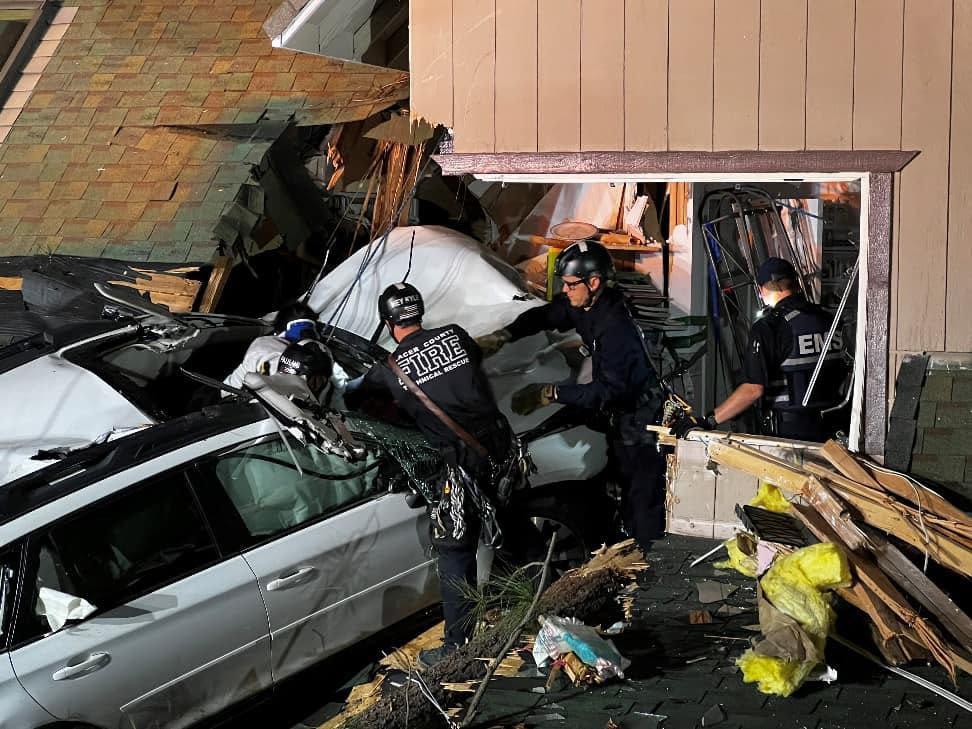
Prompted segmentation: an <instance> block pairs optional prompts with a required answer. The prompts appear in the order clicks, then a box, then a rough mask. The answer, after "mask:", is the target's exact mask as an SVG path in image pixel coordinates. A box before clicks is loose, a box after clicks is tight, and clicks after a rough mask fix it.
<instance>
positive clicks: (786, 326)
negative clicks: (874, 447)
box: [672, 258, 847, 442]
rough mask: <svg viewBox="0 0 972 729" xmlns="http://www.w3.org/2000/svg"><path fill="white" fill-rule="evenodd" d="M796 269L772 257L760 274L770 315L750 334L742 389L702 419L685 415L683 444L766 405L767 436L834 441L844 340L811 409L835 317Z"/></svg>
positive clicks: (837, 338)
mask: <svg viewBox="0 0 972 729" xmlns="http://www.w3.org/2000/svg"><path fill="white" fill-rule="evenodd" d="M798 282H799V277H798V275H797V272H796V270H795V269H794V268H793V265H792V264H791V263H790V262H789V261H786V260H784V259H782V258H767V259H766V260H765V261H764V262H763V264H762V265H761V266H760V267H759V270H758V271H757V272H756V283H757V284H758V285H759V291H760V295H761V296H762V299H763V302H764V303H765V304H766V305H767V306H768V307H769V310H768V312H766V313H765V314H763V315H762V316H760V317H759V318H758V319H757V320H756V321H755V322H754V323H753V325H752V327H751V328H750V330H749V344H748V346H747V349H746V357H745V360H744V362H743V371H742V383H741V384H740V385H739V386H738V387H737V388H736V389H735V390H734V391H733V392H732V393H731V394H730V395H729V397H727V398H726V399H725V400H724V401H723V402H722V403H721V404H719V405H718V406H717V407H716V408H715V410H714V411H712V412H711V413H709V414H708V415H707V416H706V417H704V418H697V417H695V416H685V417H683V418H681V419H680V420H678V421H677V422H676V423H675V425H674V426H673V427H672V433H673V434H674V435H676V436H678V437H684V436H685V434H686V433H687V432H688V431H689V430H692V429H693V428H703V429H705V430H712V429H714V428H716V427H717V426H719V425H721V424H723V423H725V422H728V421H729V420H732V419H733V418H735V417H736V416H738V415H739V414H740V413H742V412H744V411H745V410H746V409H747V408H749V407H750V406H752V405H754V404H757V403H758V404H760V405H761V406H762V411H763V417H764V422H765V423H766V427H765V428H764V430H766V431H768V432H769V433H770V434H772V435H777V436H780V437H782V438H792V439H795V440H807V441H816V442H821V441H824V440H827V438H829V437H832V436H833V432H832V431H833V428H832V427H830V426H828V423H827V422H826V420H825V418H824V416H823V411H825V410H827V409H830V408H833V407H835V406H837V405H838V404H839V403H840V402H841V400H842V397H841V394H840V388H841V386H842V385H843V383H844V381H845V379H846V377H847V365H846V363H845V361H844V355H843V348H844V343H843V338H842V335H841V332H840V330H839V329H838V330H837V331H836V332H835V334H834V338H833V340H832V341H831V344H830V348H829V350H828V351H827V353H826V355H825V356H824V365H823V367H822V368H821V370H820V375H819V376H818V378H817V382H816V384H815V386H814V388H813V392H812V393H811V398H810V400H809V401H808V402H807V404H806V405H804V404H803V400H804V397H805V395H806V393H807V390H808V388H809V385H810V378H811V376H812V375H813V371H814V368H815V367H816V364H817V360H818V359H820V355H821V353H822V352H823V349H824V345H825V343H826V339H827V333H828V331H829V330H830V327H831V324H832V322H833V317H832V316H831V315H830V314H828V313H827V312H826V311H824V310H823V309H822V308H821V307H819V306H817V305H816V304H813V303H811V302H809V301H807V299H806V297H805V296H804V295H803V294H802V293H801V291H800V285H799V283H798Z"/></svg>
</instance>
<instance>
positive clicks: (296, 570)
mask: <svg viewBox="0 0 972 729" xmlns="http://www.w3.org/2000/svg"><path fill="white" fill-rule="evenodd" d="M279 438H280V435H279V433H278V428H277V426H276V425H275V424H274V423H273V421H272V420H270V419H269V418H265V419H263V420H259V421H258V422H254V423H250V424H248V425H245V426H243V427H238V428H234V429H232V430H229V431H226V432H223V433H219V434H217V435H213V436H211V437H206V438H204V439H202V440H199V441H197V442H193V443H190V444H189V445H186V446H184V447H182V448H179V449H177V450H174V451H172V452H169V453H166V454H164V455H162V456H160V457H158V458H154V459H151V460H148V461H146V462H143V463H139V464H138V465H134V466H132V467H131V468H127V469H124V470H122V471H121V472H119V473H116V474H114V475H111V476H108V477H106V478H104V479H102V480H99V481H97V482H96V483H92V484H90V485H88V486H85V487H84V488H80V489H77V490H74V491H71V492H70V493H67V494H65V495H63V496H62V497H60V498H57V499H56V500H54V501H52V502H50V503H47V504H45V505H42V506H40V507H38V508H36V509H33V510H31V511H29V512H27V513H25V514H23V515H21V516H19V517H17V518H15V519H13V520H10V521H7V522H6V523H5V524H2V525H0V550H2V549H4V548H5V547H6V546H7V545H11V544H14V543H17V542H18V541H20V540H23V539H25V538H35V537H36V535H38V534H43V533H44V532H45V530H46V529H48V527H49V526H50V525H52V524H54V525H56V524H59V523H63V522H64V521H65V520H66V519H71V518H72V517H73V516H74V515H75V514H77V513H84V512H85V510H86V509H87V508H88V507H90V506H91V505H96V506H97V505H98V504H101V503H106V502H107V503H111V500H112V499H113V498H115V497H117V496H118V495H120V494H125V493H127V492H128V491H130V490H131V489H133V488H134V487H136V485H138V484H141V483H144V482H145V481H146V480H149V482H150V483H151V480H152V479H153V478H154V477H156V476H158V474H164V473H167V472H170V473H171V472H172V471H173V469H177V470H178V469H182V468H184V467H190V466H192V464H195V463H197V462H199V461H200V460H201V459H206V458H208V457H213V456H218V458H219V459H221V460H219V463H220V464H224V463H229V464H231V465H230V467H229V468H228V469H227V470H228V471H229V470H232V469H233V468H236V467H237V466H236V464H235V463H234V461H233V459H234V456H235V455H236V454H237V453H239V452H241V449H243V452H244V453H245V450H246V449H248V448H249V449H252V448H253V447H254V446H255V445H256V446H261V447H262V446H263V444H266V443H276V442H277V441H278V440H279ZM286 446H288V450H296V451H297V455H296V456H295V457H299V458H310V459H311V460H313V459H314V458H318V457H317V456H315V455H312V454H311V453H310V451H308V450H307V449H308V447H307V446H303V445H302V444H300V443H298V442H296V441H295V440H293V439H290V440H289V442H288V444H286ZM329 458H330V459H331V462H332V463H334V462H335V459H334V457H333V456H329ZM243 460H244V461H245V455H244V457H243ZM257 463H258V465H259V462H257ZM337 475H338V476H340V474H337ZM335 483H336V484H337V485H338V487H341V483H340V481H335ZM149 488H150V487H149ZM267 488H268V489H271V488H272V487H271V486H268V487H267ZM276 492H277V493H273V494H269V493H268V494H265V495H266V496H269V497H270V498H268V499H263V501H262V503H264V504H285V505H286V508H287V509H290V510H291V511H293V509H294V508H296V507H294V506H293V504H294V503H296V501H295V500H294V499H293V498H291V496H292V495H291V494H288V493H280V492H281V489H276ZM348 503H349V504H353V505H352V506H351V507H350V508H347V509H344V510H338V511H337V512H336V513H334V514H331V515H327V516H324V518H319V519H316V520H314V519H312V520H309V521H307V522H306V523H301V524H298V525H296V527H291V528H289V529H287V530H285V533H283V534H282V535H281V536H279V537H278V538H272V539H269V540H268V541H267V540H264V541H263V542H262V543H260V544H257V545H256V546H253V547H251V548H247V549H244V550H243V551H241V552H240V553H238V554H227V555H225V557H224V558H222V559H220V560H219V561H217V562H216V563H215V564H211V565H208V566H206V568H205V569H202V570H199V571H197V572H194V573H192V574H189V575H187V576H185V577H183V578H182V579H179V580H177V581H175V582H172V583H171V584H165V585H164V586H161V587H160V588H159V589H156V590H152V591H151V592H148V593H146V594H143V595H139V596H137V597H135V598H134V599H131V600H129V601H126V602H125V603H124V604H121V605H118V606H116V607H113V608H111V609H108V610H106V611H104V612H96V613H95V614H93V615H92V616H91V617H90V618H87V619H83V620H80V621H79V622H75V623H69V624H67V625H66V626H65V627H63V628H61V629H60V630H57V631H50V632H48V633H47V634H46V635H42V636H39V637H37V638H36V639H34V640H31V641H29V642H27V643H26V644H25V645H20V646H15V647H14V648H13V649H12V650H9V651H8V652H6V653H5V654H3V655H2V657H0V727H4V729H6V728H7V727H10V728H13V727H16V729H36V728H38V727H42V726H46V725H48V724H51V723H53V722H54V721H55V719H58V720H62V721H67V720H70V721H78V722H85V723H87V724H91V725H94V726H98V727H105V728H106V729H107V728H109V727H110V728H112V729H114V728H115V727H118V728H119V729H120V728H121V727H125V728H127V729H131V728H135V729H142V728H143V727H151V728H153V729H156V728H157V729H163V728H166V729H169V728H172V729H174V728H176V727H184V726H188V725H190V724H192V723H194V722H196V721H198V720H200V719H203V718H205V717H207V716H211V715H212V714H214V713H216V712H218V711H220V710H222V709H224V708H226V707H227V706H229V705H231V704H233V703H234V702H236V701H238V700H240V699H243V698H246V697H248V696H252V695H253V694H255V693H257V692H259V691H261V690H262V689H266V688H269V687H270V686H272V685H273V683H274V682H279V681H280V680H282V679H284V678H287V677H288V676H291V675H293V674H295V673H296V672H298V671H300V670H302V669H304V668H306V667H307V666H309V665H310V664H312V663H314V662H316V661H319V660H321V659H322V658H324V657H326V656H329V655H332V654H333V653H335V652H336V651H338V650H340V649H341V648H343V647H345V646H347V645H350V644H351V643H354V642H356V641H358V640H360V639H361V638H363V637H366V636H368V635H371V634H373V633H375V632H377V631H378V630H380V629H382V628H384V627H387V626H389V625H391V624H393V623H394V622H396V621H397V620H399V619H400V618H403V617H405V616H406V615H408V614H410V613H412V612H414V611H416V610H418V609H421V608H423V607H426V606H428V605H430V604H432V603H433V602H434V601H435V599H436V597H437V584H436V580H435V577H434V570H433V564H432V562H431V560H430V558H429V551H428V541H427V537H426V534H427V523H426V521H425V520H426V517H425V513H424V510H416V509H411V508H409V507H408V506H407V505H406V503H405V499H404V496H403V494H402V493H390V492H382V493H378V492H376V493H374V494H372V495H371V496H370V497H368V498H363V499H362V498H357V499H356V500H354V499H352V500H349V501H348ZM267 508H270V507H267ZM273 508H276V507H273ZM69 523H70V522H69ZM31 535H34V536H31ZM22 569H28V568H27V566H26V565H23V564H22ZM19 614H21V615H22V609H21V611H20V613H19ZM6 619H7V626H9V622H10V618H9V613H8V616H7V618H6Z"/></svg>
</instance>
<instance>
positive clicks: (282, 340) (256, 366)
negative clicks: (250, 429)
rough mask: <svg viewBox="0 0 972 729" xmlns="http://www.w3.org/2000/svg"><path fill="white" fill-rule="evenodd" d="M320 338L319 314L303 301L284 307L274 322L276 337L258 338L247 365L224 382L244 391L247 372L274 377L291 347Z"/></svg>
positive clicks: (249, 348)
mask: <svg viewBox="0 0 972 729" xmlns="http://www.w3.org/2000/svg"><path fill="white" fill-rule="evenodd" d="M316 338H317V314H316V312H315V311H314V310H313V309H311V308H310V307H309V306H307V304H304V303H302V302H299V301H294V302H292V303H290V304H287V305H286V306H282V307H281V308H280V311H278V312H277V315H276V316H275V317H274V320H273V334H267V335H266V336H263V337H257V338H256V339H254V340H253V341H252V342H250V346H249V347H248V348H247V350H246V354H244V355H243V361H242V362H240V364H239V365H238V366H237V368H236V369H235V370H233V371H232V372H231V373H230V374H229V375H228V376H227V377H226V379H225V380H223V382H225V383H226V384H227V385H229V386H230V387H235V388H240V387H242V386H243V378H244V377H245V376H246V373H247V372H256V373H257V374H259V375H271V374H273V373H274V372H275V371H276V368H277V360H278V359H279V358H280V355H281V354H283V351H284V350H285V349H287V347H288V345H290V344H294V343H296V342H299V341H301V340H303V339H316ZM225 394H227V395H228V394H229V393H225Z"/></svg>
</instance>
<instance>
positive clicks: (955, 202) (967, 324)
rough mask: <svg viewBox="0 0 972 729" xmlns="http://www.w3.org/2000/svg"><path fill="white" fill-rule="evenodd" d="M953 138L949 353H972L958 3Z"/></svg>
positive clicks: (967, 46) (959, 6) (965, 49)
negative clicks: (958, 71) (957, 70)
mask: <svg viewBox="0 0 972 729" xmlns="http://www.w3.org/2000/svg"><path fill="white" fill-rule="evenodd" d="M954 22H955V25H954V28H953V30H952V33H953V36H952V63H953V65H954V68H955V69H965V70H964V71H963V72H961V73H954V74H953V75H952V133H951V137H950V139H951V144H950V150H949V167H950V173H949V186H948V240H949V246H948V260H947V265H946V269H945V272H946V273H945V275H946V276H947V280H946V284H945V349H946V350H948V351H950V352H972V316H970V315H969V313H970V312H972V286H969V284H968V281H969V271H972V245H969V243H968V242H967V241H968V236H969V231H972V74H970V73H969V72H968V69H970V68H972V3H968V2H959V3H955V21H954Z"/></svg>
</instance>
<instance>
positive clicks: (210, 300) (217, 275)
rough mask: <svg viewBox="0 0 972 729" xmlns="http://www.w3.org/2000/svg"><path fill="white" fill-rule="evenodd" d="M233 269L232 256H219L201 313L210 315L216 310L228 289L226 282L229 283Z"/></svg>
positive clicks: (204, 293)
mask: <svg viewBox="0 0 972 729" xmlns="http://www.w3.org/2000/svg"><path fill="white" fill-rule="evenodd" d="M232 269H233V258H232V256H219V257H218V258H217V259H216V261H215V262H214V263H213V270H212V272H211V273H210V274H209V282H208V283H207V284H206V290H205V291H204V292H203V298H202V303H201V304H200V305H199V311H201V312H203V313H204V314H209V313H211V312H212V311H213V310H214V309H215V308H216V304H218V303H219V297H220V296H222V294H223V289H225V288H226V282H227V281H229V274H230V271H231V270H232Z"/></svg>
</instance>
